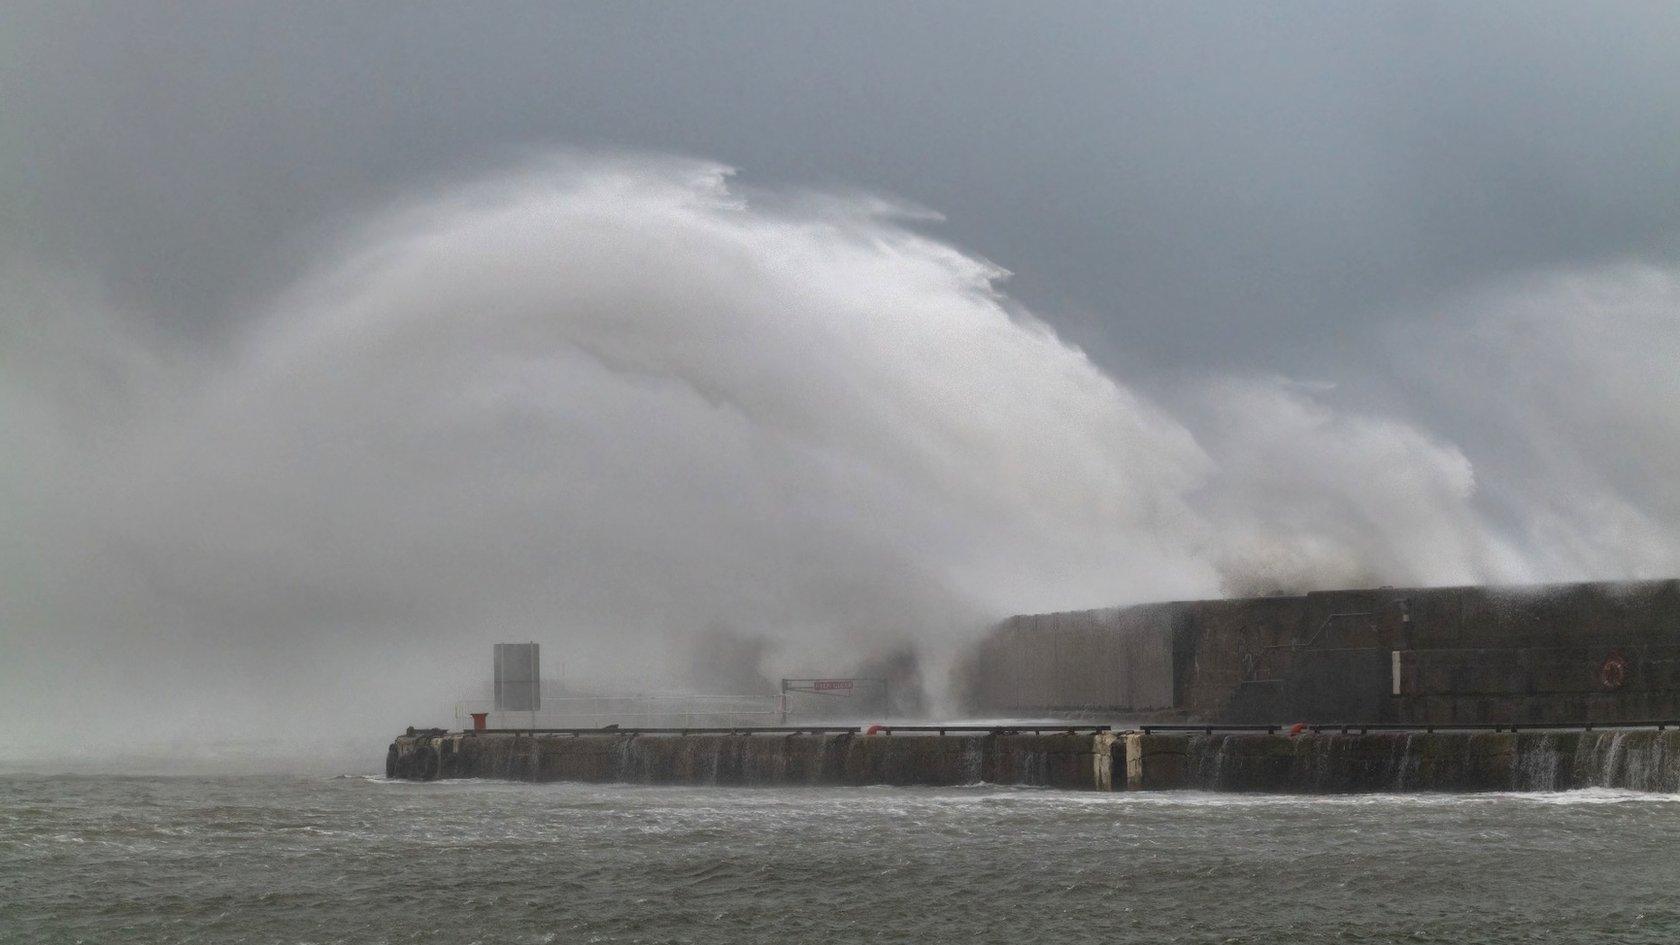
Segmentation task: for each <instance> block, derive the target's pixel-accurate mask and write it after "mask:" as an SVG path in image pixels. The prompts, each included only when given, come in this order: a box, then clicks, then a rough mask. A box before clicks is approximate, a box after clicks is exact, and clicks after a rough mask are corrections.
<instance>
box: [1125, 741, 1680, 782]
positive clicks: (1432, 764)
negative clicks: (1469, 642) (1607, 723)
mask: <svg viewBox="0 0 1680 945" xmlns="http://www.w3.org/2000/svg"><path fill="white" fill-rule="evenodd" d="M1126 738H1127V756H1126V759H1127V786H1128V787H1129V788H1131V789H1133V790H1174V789H1197V790H1208V791H1239V792H1240V791H1264V792H1276V793H1297V794H1303V793H1304V794H1336V793H1358V792H1390V791H1562V790H1572V789H1577V788H1586V787H1612V788H1626V789H1629V790H1636V791H1662V792H1675V791H1680V732H1672V731H1668V732H1658V731H1655V730H1650V729H1633V730H1616V731H1603V730H1597V731H1590V732H1582V731H1555V732H1544V731H1536V732H1516V733H1512V732H1433V733H1426V732H1373V733H1369V734H1363V735H1361V734H1355V733H1349V734H1342V733H1323V734H1302V735H1297V736H1289V735H1284V734H1277V735H1266V734H1222V733H1215V734H1212V735H1207V734H1153V735H1140V734H1131V735H1128V736H1126Z"/></svg>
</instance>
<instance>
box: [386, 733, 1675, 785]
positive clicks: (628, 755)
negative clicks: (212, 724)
mask: <svg viewBox="0 0 1680 945" xmlns="http://www.w3.org/2000/svg"><path fill="white" fill-rule="evenodd" d="M386 776H387V777H392V778H400V779H407V780H420V781H429V780H438V779H448V778H500V779H508V780H517V781H585V782H596V783H612V782H618V783H626V784H675V785H741V786H746V785H761V786H797V785H813V786H822V785H828V786H864V785H877V784H878V785H901V786H914V785H926V786H952V785H961V784H978V783H988V784H1000V785H1024V786H1033V787H1046V788H1060V789H1068V790H1092V791H1118V790H1207V791H1230V792H1277V793H1298V794H1309V793H1319V794H1335V793H1356V792H1401V791H1562V790H1572V789H1578V788H1587V787H1606V788H1623V789H1628V790H1636V791H1661V792H1680V732H1676V731H1667V730H1657V729H1595V730H1588V731H1578V730H1535V731H1521V732H1513V731H1497V732H1496V731H1433V732H1431V731H1380V732H1363V733H1362V732H1358V731H1352V732H1339V731H1319V732H1312V731H1306V732H1300V733H1296V734H1288V733H1286V732H1275V733H1263V732H1219V731H1211V732H1207V731H1198V732H1110V731H1102V730H1097V731H1079V732H1016V731H1010V730H997V731H991V732H948V733H946V734H938V733H937V732H917V733H910V734H875V735H866V734H862V733H859V732H851V731H825V732H768V733H750V732H747V731H741V732H725V733H703V734H671V733H653V734H650V733H640V732H614V731H605V732H588V733H582V732H579V733H535V734H526V733H507V732H495V733H473V732H444V731H440V730H424V731H411V732H410V733H409V734H406V735H403V736H400V737H398V738H397V739H396V741H394V742H393V743H392V744H391V746H390V748H389V750H388V751H387V754H386Z"/></svg>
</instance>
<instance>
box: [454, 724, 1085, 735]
mask: <svg viewBox="0 0 1680 945" xmlns="http://www.w3.org/2000/svg"><path fill="white" fill-rule="evenodd" d="M871 730H873V732H874V733H875V734H878V735H891V734H893V733H894V732H916V733H927V732H933V733H937V734H940V735H944V734H946V733H948V732H949V733H956V732H964V733H973V732H983V733H987V734H991V735H1013V734H1022V733H1026V734H1044V733H1045V732H1056V733H1065V734H1068V735H1073V734H1077V733H1079V732H1093V733H1095V732H1108V731H1113V726H1110V725H878V726H869V727H868V728H860V727H859V726H856V725H737V726H718V727H698V728H692V727H691V728H486V729H481V730H477V731H475V730H472V729H467V730H465V731H464V732H462V734H464V735H571V736H574V737H576V736H580V735H799V734H807V733H808V734H811V735H828V734H838V733H842V732H845V733H850V734H854V735H856V734H863V733H865V732H868V731H871Z"/></svg>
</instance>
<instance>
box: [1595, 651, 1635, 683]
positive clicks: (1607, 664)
mask: <svg viewBox="0 0 1680 945" xmlns="http://www.w3.org/2000/svg"><path fill="white" fill-rule="evenodd" d="M1627 679H1628V661H1627V657H1625V656H1623V655H1622V654H1620V653H1611V654H1610V655H1609V656H1606V657H1605V658H1604V662H1603V663H1602V664H1601V665H1600V666H1599V667H1598V684H1599V685H1600V686H1603V687H1604V688H1605V689H1609V690H1611V691H1614V690H1617V689H1620V688H1622V687H1623V686H1625V685H1627Z"/></svg>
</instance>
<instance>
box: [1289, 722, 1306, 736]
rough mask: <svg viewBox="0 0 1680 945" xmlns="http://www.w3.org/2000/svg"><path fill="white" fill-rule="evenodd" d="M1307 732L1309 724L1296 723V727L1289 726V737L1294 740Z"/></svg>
mask: <svg viewBox="0 0 1680 945" xmlns="http://www.w3.org/2000/svg"><path fill="white" fill-rule="evenodd" d="M1306 730H1307V723H1305V722H1296V723H1295V724H1294V725H1291V726H1289V737H1290V738H1294V737H1295V736H1297V735H1299V734H1301V733H1302V732H1304V731H1306Z"/></svg>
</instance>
